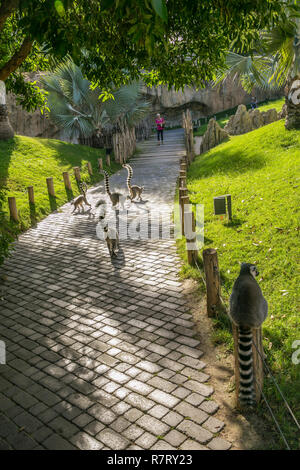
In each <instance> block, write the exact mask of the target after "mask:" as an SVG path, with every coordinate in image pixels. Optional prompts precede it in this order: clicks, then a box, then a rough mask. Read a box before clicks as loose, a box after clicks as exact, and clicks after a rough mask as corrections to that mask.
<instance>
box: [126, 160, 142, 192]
mask: <svg viewBox="0 0 300 470" xmlns="http://www.w3.org/2000/svg"><path fill="white" fill-rule="evenodd" d="M122 166H123V167H124V168H127V172H128V175H127V188H128V191H129V196H128V197H129V199H130V200H131V201H132V200H133V199H135V198H136V197H138V198H139V200H140V201H141V200H142V192H143V189H144V186H137V185H134V186H131V178H132V175H133V171H132V168H131V166H130V165H128V163H126V164H124V165H122Z"/></svg>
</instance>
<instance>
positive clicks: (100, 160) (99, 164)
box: [98, 158, 103, 170]
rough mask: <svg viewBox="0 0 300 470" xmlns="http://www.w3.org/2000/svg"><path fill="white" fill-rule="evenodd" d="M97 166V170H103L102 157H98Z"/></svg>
mask: <svg viewBox="0 0 300 470" xmlns="http://www.w3.org/2000/svg"><path fill="white" fill-rule="evenodd" d="M98 167H99V170H103V160H102V158H98Z"/></svg>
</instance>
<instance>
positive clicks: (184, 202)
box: [180, 188, 190, 236]
mask: <svg viewBox="0 0 300 470" xmlns="http://www.w3.org/2000/svg"><path fill="white" fill-rule="evenodd" d="M182 191H183V194H184V195H183V196H181V201H180V202H181V204H180V206H181V233H182V235H183V236H185V228H184V213H185V208H186V207H185V206H186V205H187V204H189V203H190V200H189V197H188V195H187V189H186V188H182Z"/></svg>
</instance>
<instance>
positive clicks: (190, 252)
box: [184, 211, 198, 265]
mask: <svg viewBox="0 0 300 470" xmlns="http://www.w3.org/2000/svg"><path fill="white" fill-rule="evenodd" d="M184 216H185V221H184V226H185V237H186V251H187V260H188V263H189V264H191V265H192V264H194V263H195V261H196V259H197V256H198V250H197V242H196V221H195V215H194V212H193V211H192V212H186V213H185V214H184Z"/></svg>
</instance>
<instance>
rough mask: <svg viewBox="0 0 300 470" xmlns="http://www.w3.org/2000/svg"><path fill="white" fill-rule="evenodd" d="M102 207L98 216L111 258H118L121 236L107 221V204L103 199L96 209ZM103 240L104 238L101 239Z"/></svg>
mask: <svg viewBox="0 0 300 470" xmlns="http://www.w3.org/2000/svg"><path fill="white" fill-rule="evenodd" d="M99 206H100V212H99V215H98V218H99V222H100V226H101V228H102V230H103V238H104V240H105V241H106V244H107V248H108V251H109V254H110V256H111V258H112V257H113V256H117V251H119V234H118V231H117V230H116V229H115V228H113V227H111V226H110V227H109V225H108V222H107V220H105V219H106V202H105V201H104V200H103V199H100V200H99V201H98V202H97V203H96V207H99ZM101 238H102V237H101Z"/></svg>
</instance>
